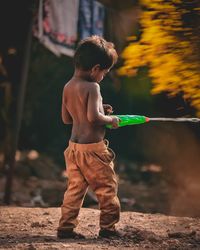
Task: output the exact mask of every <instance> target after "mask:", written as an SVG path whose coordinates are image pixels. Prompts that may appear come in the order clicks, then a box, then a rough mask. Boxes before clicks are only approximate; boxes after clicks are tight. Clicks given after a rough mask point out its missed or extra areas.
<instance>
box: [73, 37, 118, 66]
mask: <svg viewBox="0 0 200 250" xmlns="http://www.w3.org/2000/svg"><path fill="white" fill-rule="evenodd" d="M117 58H118V55H117V52H116V50H115V48H114V44H113V43H110V42H107V41H106V40H105V39H103V38H102V37H100V36H96V35H95V36H91V37H87V38H85V39H83V40H81V41H80V43H79V44H78V47H77V49H76V52H75V55H74V64H75V67H76V68H81V69H83V70H90V69H92V67H94V66H95V65H97V64H99V65H100V68H101V69H109V68H110V67H111V66H112V65H113V64H115V63H116V62H117Z"/></svg>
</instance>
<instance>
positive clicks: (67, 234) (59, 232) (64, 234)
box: [57, 229, 85, 239]
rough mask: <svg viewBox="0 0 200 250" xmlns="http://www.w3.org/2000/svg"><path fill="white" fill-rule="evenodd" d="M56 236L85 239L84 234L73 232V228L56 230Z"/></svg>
mask: <svg viewBox="0 0 200 250" xmlns="http://www.w3.org/2000/svg"><path fill="white" fill-rule="evenodd" d="M57 237H58V238H59V239H85V236H84V235H82V234H79V233H76V232H74V230H73V229H69V230H57Z"/></svg>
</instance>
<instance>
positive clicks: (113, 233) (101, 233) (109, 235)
mask: <svg viewBox="0 0 200 250" xmlns="http://www.w3.org/2000/svg"><path fill="white" fill-rule="evenodd" d="M99 237H102V238H116V237H118V238H119V237H121V235H120V233H119V232H118V231H116V230H112V231H111V230H107V229H101V230H100V231H99Z"/></svg>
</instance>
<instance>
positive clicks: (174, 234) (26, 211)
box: [0, 206, 200, 250]
mask: <svg viewBox="0 0 200 250" xmlns="http://www.w3.org/2000/svg"><path fill="white" fill-rule="evenodd" d="M59 217H60V208H24V207H4V206H2V207H0V249H27V250H35V249H73V250H79V249H87V250H91V249H111V250H112V249H162V250H163V249H181V250H182V249H187V250H188V249H200V219H198V218H186V217H172V216H165V215H161V214H143V213H135V212H122V213H121V220H120V222H119V223H118V224H117V229H118V230H119V231H120V232H121V233H122V234H123V235H122V237H120V238H117V239H109V240H108V239H100V238H98V237H97V234H98V230H99V227H98V221H99V210H97V209H89V208H82V209H81V212H80V215H79V221H80V223H79V225H78V227H77V231H78V232H80V233H82V234H84V235H85V236H86V239H83V240H72V239H70V240H69V239H68V240H60V239H57V238H56V228H57V224H58V220H59Z"/></svg>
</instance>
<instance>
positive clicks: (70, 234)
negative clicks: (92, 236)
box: [57, 36, 120, 238]
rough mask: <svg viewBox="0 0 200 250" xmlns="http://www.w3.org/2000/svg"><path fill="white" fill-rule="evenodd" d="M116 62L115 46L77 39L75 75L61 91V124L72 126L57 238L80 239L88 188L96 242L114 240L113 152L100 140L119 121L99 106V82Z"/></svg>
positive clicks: (96, 39)
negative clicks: (95, 212) (94, 205)
mask: <svg viewBox="0 0 200 250" xmlns="http://www.w3.org/2000/svg"><path fill="white" fill-rule="evenodd" d="M116 61H117V53H116V51H115V49H114V45H113V44H112V43H109V42H107V41H105V40H104V39H103V38H101V37H99V36H92V37H88V38H86V39H84V40H82V41H81V42H80V43H79V46H78V48H77V50H76V52H75V56H74V64H75V72H74V75H73V77H72V78H71V80H70V81H69V82H68V83H67V84H66V85H65V86H64V89H63V101H62V120H63V122H64V123H65V124H72V125H73V127H72V133H71V137H70V140H69V146H68V147H67V149H66V150H65V151H64V157H65V162H66V166H67V177H68V188H67V191H66V192H65V194H64V199H63V204H62V206H61V218H60V222H59V227H58V230H57V236H58V237H59V238H77V237H78V238H82V237H84V236H83V235H80V234H78V233H76V232H75V231H74V229H75V227H76V226H77V224H78V220H77V217H78V214H79V210H80V208H81V206H82V203H83V200H84V197H85V194H86V192H87V189H88V187H89V186H90V187H91V189H92V190H93V191H94V192H95V194H96V196H97V199H98V202H99V208H100V211H101V213H100V223H99V224H100V231H99V236H101V237H106V238H107V237H112V236H116V235H118V232H117V231H116V229H115V224H116V223H117V222H118V221H119V216H120V203H119V200H118V197H117V179H116V174H115V172H114V164H113V160H114V157H115V154H114V152H113V151H112V150H111V149H110V148H109V147H108V143H107V141H106V140H104V136H105V125H106V124H111V125H112V127H113V128H117V127H118V123H119V118H118V117H116V116H109V114H111V113H112V107H111V106H110V105H103V103H102V97H101V93H100V86H99V84H100V82H101V81H102V80H103V78H104V76H105V75H106V74H107V73H108V72H109V70H110V69H111V68H112V66H113V65H114V64H115V63H116Z"/></svg>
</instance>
